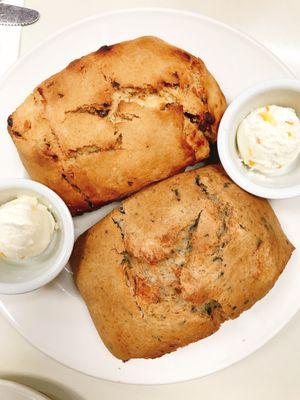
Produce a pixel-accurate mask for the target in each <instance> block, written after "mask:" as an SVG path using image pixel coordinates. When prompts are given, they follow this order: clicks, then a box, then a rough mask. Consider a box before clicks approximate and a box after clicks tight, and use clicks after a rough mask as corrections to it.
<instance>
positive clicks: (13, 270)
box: [0, 179, 74, 294]
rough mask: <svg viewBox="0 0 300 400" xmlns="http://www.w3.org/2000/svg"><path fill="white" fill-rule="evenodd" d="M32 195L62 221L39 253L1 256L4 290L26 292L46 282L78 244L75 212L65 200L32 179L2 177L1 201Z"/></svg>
mask: <svg viewBox="0 0 300 400" xmlns="http://www.w3.org/2000/svg"><path fill="white" fill-rule="evenodd" d="M22 194H26V195H32V196H35V197H37V198H38V199H39V201H40V202H41V203H43V204H45V205H46V206H47V207H48V209H49V210H50V212H51V213H52V214H53V216H54V219H55V220H56V223H57V225H58V229H57V230H56V231H55V233H54V235H53V238H52V241H51V243H50V244H49V246H48V248H47V249H46V250H45V251H44V252H43V253H42V254H40V255H39V256H36V257H32V258H28V259H25V260H21V261H10V260H8V259H6V258H5V257H0V293H1V294H20V293H26V292H29V291H32V290H35V289H38V288H40V287H41V286H44V285H46V284H47V283H48V282H50V281H51V280H52V279H54V278H55V277H56V276H57V275H58V274H59V273H60V272H61V271H62V270H63V268H64V267H65V265H66V264H67V262H68V260H69V258H70V255H71V252H72V249H73V245H74V225H73V220H72V216H71V214H70V211H69V209H68V207H67V206H66V204H65V203H64V202H63V200H62V199H61V198H60V197H59V196H58V195H57V194H56V193H54V192H53V191H52V190H51V189H49V188H47V187H46V186H44V185H42V184H40V183H37V182H35V181H32V180H30V179H3V180H1V181H0V205H1V204H4V203H5V202H7V201H10V200H12V199H14V198H16V197H17V196H19V195H22Z"/></svg>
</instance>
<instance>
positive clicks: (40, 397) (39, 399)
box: [0, 378, 49, 400]
mask: <svg viewBox="0 0 300 400" xmlns="http://www.w3.org/2000/svg"><path fill="white" fill-rule="evenodd" d="M1 386H2V387H9V388H13V389H16V388H17V389H19V390H20V391H21V392H22V393H24V394H25V395H31V396H32V395H34V396H35V398H34V400H49V397H47V396H46V395H44V394H43V393H41V392H39V391H37V390H36V389H33V388H31V387H30V386H27V385H24V384H23V383H19V382H15V381H12V380H9V379H2V378H0V388H1Z"/></svg>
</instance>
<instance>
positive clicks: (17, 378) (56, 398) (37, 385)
mask: <svg viewBox="0 0 300 400" xmlns="http://www.w3.org/2000/svg"><path fill="white" fill-rule="evenodd" d="M0 378H1V379H7V380H9V381H13V382H16V383H21V384H22V385H25V386H28V387H29V388H31V389H34V390H36V391H38V392H40V393H41V394H44V395H45V396H48V397H49V399H51V400H84V399H83V398H82V397H81V396H79V395H78V394H76V393H75V392H73V391H72V390H71V389H69V388H68V387H66V386H64V385H62V384H60V383H57V382H54V381H51V380H49V379H40V378H36V377H34V376H26V375H18V374H4V375H1V376H0Z"/></svg>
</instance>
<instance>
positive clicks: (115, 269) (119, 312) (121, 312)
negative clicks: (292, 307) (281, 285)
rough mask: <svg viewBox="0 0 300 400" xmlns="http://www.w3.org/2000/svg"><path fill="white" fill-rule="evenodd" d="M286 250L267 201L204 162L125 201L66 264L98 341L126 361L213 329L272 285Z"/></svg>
mask: <svg viewBox="0 0 300 400" xmlns="http://www.w3.org/2000/svg"><path fill="white" fill-rule="evenodd" d="M292 251H293V246H292V245H291V243H290V242H289V241H288V239H287V238H286V236H285V235H284V233H283V231H282V229H281V227H280V224H279V222H278V220H277V218H276V216H275V214H274V212H273V210H272V208H271V206H270V205H269V203H268V202H267V201H266V200H264V199H261V198H258V197H255V196H252V195H250V194H248V193H247V192H244V191H243V190H242V189H240V188H239V187H238V186H236V185H235V184H234V183H233V182H232V181H231V180H230V179H229V177H228V176H227V175H226V174H225V173H224V172H223V170H222V169H221V167H219V166H207V167H204V168H201V169H198V170H194V171H189V172H185V173H182V174H179V175H176V176H174V177H172V178H169V179H167V180H165V181H163V182H160V183H157V184H155V185H152V186H150V187H148V188H146V189H144V190H142V191H140V192H139V193H137V194H135V195H133V196H132V197H130V198H128V199H127V200H125V201H124V202H123V203H122V205H121V206H120V207H119V208H118V209H115V210H113V211H112V212H111V213H110V214H109V215H108V216H107V217H106V218H104V219H103V220H102V221H101V222H99V223H98V224H97V225H95V226H94V227H93V228H92V229H90V230H89V231H88V232H87V233H85V234H84V235H82V236H81V237H80V238H79V239H78V241H77V243H76V244H75V248H74V252H73V255H72V257H71V265H72V268H73V270H74V272H75V281H76V284H77V286H78V288H79V291H80V293H81V295H82V296H83V298H84V300H85V302H86V304H87V306H88V309H89V311H90V314H91V316H92V319H93V321H94V323H95V326H96V328H97V330H98V332H99V335H100V336H101V338H102V340H103V342H104V343H105V345H106V346H107V348H108V349H109V350H110V351H111V352H112V353H113V354H114V355H115V356H116V357H118V358H120V359H122V360H128V359H130V358H140V357H144V358H154V357H159V356H161V355H163V354H165V353H169V352H171V351H174V350H175V349H177V348H178V347H180V346H184V345H186V344H188V343H191V342H195V341H197V340H199V339H202V338H204V337H206V336H208V335H211V334H212V333H213V332H215V331H217V330H218V328H219V327H220V324H221V323H222V322H223V321H225V320H228V319H232V318H236V317H238V316H239V315H240V313H242V312H243V311H245V310H246V309H248V308H250V307H251V306H252V305H253V304H254V303H255V302H256V301H258V300H259V299H261V298H262V297H263V296H264V295H265V294H266V293H267V292H268V291H269V290H270V289H271V288H272V286H273V285H274V283H275V282H276V280H277V278H278V277H279V275H280V274H281V272H282V270H283V269H284V267H285V265H286V263H287V261H288V260H289V258H290V256H291V253H292Z"/></svg>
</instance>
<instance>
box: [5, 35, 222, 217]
mask: <svg viewBox="0 0 300 400" xmlns="http://www.w3.org/2000/svg"><path fill="white" fill-rule="evenodd" d="M225 106H226V104H225V99H224V96H223V94H222V92H221V90H220V88H219V86H218V84H217V83H216V81H215V80H214V78H213V77H212V75H211V74H210V73H209V72H208V70H207V69H206V67H205V65H204V63H203V62H202V61H201V60H200V59H198V58H196V57H194V56H192V55H190V54H188V53H187V52H185V51H183V50H180V49H178V48H176V47H173V46H171V45H169V44H167V43H165V42H164V41H162V40H160V39H157V38H154V37H142V38H139V39H136V40H132V41H128V42H123V43H120V44H116V45H112V46H103V47H101V48H100V49H99V50H98V51H96V52H94V53H91V54H89V55H87V56H85V57H82V58H81V59H79V60H75V61H73V62H72V63H71V64H70V65H69V66H68V67H67V68H65V69H64V70H63V71H61V72H59V73H58V74H56V75H54V76H52V77H51V78H49V79H47V80H46V81H44V82H43V83H41V84H40V85H39V86H38V87H37V88H36V89H35V90H34V91H33V93H32V94H31V95H30V96H29V97H28V98H27V99H26V100H25V102H24V103H23V104H22V105H21V106H20V107H19V108H18V109H17V110H16V111H15V112H14V113H13V114H12V115H11V116H10V117H9V118H8V130H9V132H10V134H11V137H12V139H13V141H14V143H15V145H16V147H17V149H18V152H19V155H20V157H21V160H22V162H23V164H24V166H25V168H26V169H27V171H28V173H29V175H30V176H31V177H32V178H33V179H35V180H37V181H39V182H42V183H44V184H45V185H47V186H48V187H50V188H51V189H53V190H54V191H56V192H57V193H58V194H59V195H60V196H61V197H62V198H63V199H64V200H65V202H66V203H67V204H68V206H69V208H70V210H71V212H72V213H73V214H78V213H82V212H84V211H89V210H92V209H94V208H97V207H99V206H101V205H103V204H105V203H107V202H110V201H113V200H115V199H118V198H122V197H125V196H127V195H128V194H129V193H131V192H135V191H137V190H139V189H140V188H142V187H144V186H145V185H147V184H149V183H151V182H154V181H158V180H161V179H164V178H166V177H168V176H170V175H173V174H175V173H176V172H178V171H180V170H183V169H184V168H185V167H186V166H187V165H189V164H194V163H195V162H197V161H200V160H203V159H205V158H207V157H208V156H209V152H210V143H214V142H215V141H216V137H217V128H218V124H219V121H220V118H221V116H222V114H223V112H224V109H225Z"/></svg>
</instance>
